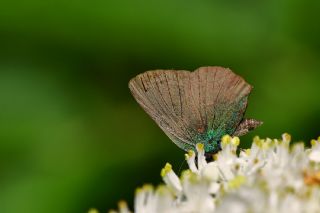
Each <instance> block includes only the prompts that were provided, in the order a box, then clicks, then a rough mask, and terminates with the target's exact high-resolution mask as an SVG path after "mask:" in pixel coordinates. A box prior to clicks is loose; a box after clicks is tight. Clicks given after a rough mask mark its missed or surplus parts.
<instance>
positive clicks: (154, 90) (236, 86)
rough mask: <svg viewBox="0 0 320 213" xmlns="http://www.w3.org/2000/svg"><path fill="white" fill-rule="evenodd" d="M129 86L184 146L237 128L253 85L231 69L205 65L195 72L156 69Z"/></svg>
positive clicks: (159, 124)
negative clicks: (211, 131) (211, 133)
mask: <svg viewBox="0 0 320 213" xmlns="http://www.w3.org/2000/svg"><path fill="white" fill-rule="evenodd" d="M129 88H130V90H131V92H132V94H133V96H134V97H135V99H136V100H137V102H138V103H139V104H140V105H141V107H142V108H143V109H144V110H145V111H146V112H147V113H148V114H149V115H150V117H151V118H152V119H153V120H154V121H155V122H156V123H157V124H158V126H159V127H160V128H161V129H162V130H163V131H164V132H165V133H166V135H167V136H168V137H169V138H170V139H171V140H172V141H173V142H174V143H175V144H177V145H178V146H179V147H180V148H182V149H184V150H186V151H187V150H189V149H194V146H195V144H196V143H198V142H205V141H203V140H205V139H206V137H207V132H208V131H210V130H213V135H212V136H211V137H212V138H213V139H214V140H220V138H221V136H222V135H224V134H231V133H232V131H235V129H236V127H237V125H238V124H239V122H240V121H241V119H242V117H243V114H244V111H245V109H246V106H247V97H248V94H249V93H250V90H251V86H250V85H249V84H247V83H246V82H245V81H244V80H243V79H242V78H241V77H240V76H238V75H236V74H234V73H233V72H232V71H231V70H229V69H225V68H222V67H201V68H199V69H197V70H196V71H194V72H189V71H183V70H182V71H174V70H155V71H147V72H145V73H142V74H139V75H137V76H136V77H135V78H133V79H131V80H130V82H129Z"/></svg>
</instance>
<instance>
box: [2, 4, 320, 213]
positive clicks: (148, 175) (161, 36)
mask: <svg viewBox="0 0 320 213" xmlns="http://www.w3.org/2000/svg"><path fill="white" fill-rule="evenodd" d="M319 10H320V3H319V1H308V0H307V1H306V0H305V1H302V0H285V1H277V0H271V1H253V0H245V1H234V0H233V1H223V0H219V1H208V0H204V1H182V0H162V1H147V0H137V1H129V0H127V1H126V0H124V1H115V0H112V1H110V0H105V1H102V0H95V1H82V0H79V1H39V0H28V1H6V0H4V1H1V6H0V212H1V213H16V212H28V213H29V212H30V213H33V212H46V213H57V212H59V213H81V212H86V211H87V210H88V209H89V208H90V207H97V208H99V209H100V210H103V211H106V210H107V209H110V208H115V207H116V204H117V201H118V200H119V199H125V200H128V201H129V203H130V205H132V200H133V194H134V189H135V188H136V187H137V186H139V185H141V184H143V183H154V184H157V183H159V182H161V178H160V175H159V172H160V169H161V168H162V167H163V166H164V164H165V163H166V162H167V161H169V162H171V163H172V164H173V167H174V169H175V170H176V171H178V170H179V166H180V165H181V163H182V161H183V158H184V156H183V154H184V152H183V151H181V150H179V149H178V148H177V147H176V146H175V145H174V144H173V143H172V142H170V140H169V139H168V138H167V137H166V136H165V135H164V133H163V132H161V130H160V129H159V128H158V127H157V126H156V125H155V123H154V122H153V121H152V120H151V119H150V118H149V117H148V116H147V114H146V113H145V112H143V110H142V109H141V108H140V106H138V104H137V103H136V102H135V101H134V99H133V98H132V96H131V95H130V92H129V90H128V87H127V83H128V81H129V79H130V78H132V77H134V76H135V75H136V74H138V73H140V72H143V71H146V70H150V69H157V68H162V69H170V68H174V69H189V70H194V69H196V68H197V67H199V66H205V65H220V66H225V67H230V68H231V69H233V70H234V71H235V72H236V73H238V74H240V75H241V76H243V77H244V78H245V79H246V80H247V81H248V82H250V83H251V84H252V85H254V90H253V93H252V94H251V96H250V101H249V107H248V110H247V113H246V115H247V117H252V118H256V119H259V120H262V121H264V125H263V126H262V127H260V128H258V129H257V130H256V131H254V132H253V133H250V134H249V135H247V136H244V137H242V138H241V139H242V144H241V146H242V147H247V146H248V145H249V144H250V142H251V139H252V137H253V136H254V135H257V134H258V135H260V136H261V137H271V138H274V137H280V135H281V134H282V133H283V132H289V133H291V134H292V136H293V139H294V140H296V141H297V140H304V141H306V142H307V143H309V140H310V139H312V138H315V137H317V136H318V135H320V131H319V121H320V110H319V109H320V101H319V92H320V87H319V77H320V71H319V69H320V39H319V38H320V25H319V20H320V15H319Z"/></svg>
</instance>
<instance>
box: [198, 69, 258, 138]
mask: <svg viewBox="0 0 320 213" xmlns="http://www.w3.org/2000/svg"><path fill="white" fill-rule="evenodd" d="M192 75H193V79H194V80H193V81H194V83H193V85H196V86H194V92H193V95H194V97H195V100H199V101H198V106H199V111H200V112H201V113H202V117H203V120H204V122H203V124H202V129H205V130H206V132H211V135H210V137H211V138H210V140H213V141H219V140H220V139H221V137H222V136H223V135H225V134H230V135H232V134H233V132H234V131H235V130H236V128H237V126H238V125H239V123H240V122H241V120H242V119H243V115H244V112H245V110H246V107H247V102H248V96H249V94H250V92H251V89H252V87H251V85H249V84H248V83H247V82H246V81H245V80H244V79H243V78H241V77H240V76H238V75H236V74H235V73H233V72H232V71H231V70H230V69H227V68H222V67H201V68H199V69H197V70H195V71H194V72H193V73H192ZM197 94H198V97H197ZM204 137H208V134H205V135H204ZM204 137H200V139H202V140H203V138H204ZM198 142H200V141H198Z"/></svg>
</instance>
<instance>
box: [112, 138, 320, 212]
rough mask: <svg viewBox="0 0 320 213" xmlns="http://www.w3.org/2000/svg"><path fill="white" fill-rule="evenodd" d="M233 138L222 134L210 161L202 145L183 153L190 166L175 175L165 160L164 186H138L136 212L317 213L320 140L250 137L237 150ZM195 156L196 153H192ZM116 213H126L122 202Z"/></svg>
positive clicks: (319, 182)
mask: <svg viewBox="0 0 320 213" xmlns="http://www.w3.org/2000/svg"><path fill="white" fill-rule="evenodd" d="M239 143H240V140H239V138H237V137H233V138H232V137H230V136H224V137H223V138H222V140H221V149H222V150H221V151H220V152H219V153H217V154H215V155H214V159H215V160H214V161H213V162H207V161H206V160H205V153H204V146H203V145H202V144H197V145H196V151H197V154H196V153H195V152H194V151H189V152H188V153H187V154H186V155H185V157H186V161H187V163H188V165H189V170H186V171H184V172H183V173H182V175H181V177H180V178H179V177H178V175H176V173H175V172H174V171H173V169H172V166H171V165H170V164H168V163H167V164H166V165H165V167H164V168H163V169H162V171H161V176H162V178H163V180H164V182H165V185H162V186H159V187H158V188H157V189H156V190H155V189H154V188H153V187H152V186H150V185H146V186H143V187H142V188H139V189H138V190H137V193H136V196H135V202H134V210H135V212H136V213H194V212H196V213H211V212H212V213H216V212H218V213H224V212H228V213H229V212H230V213H233V212H236V213H247V212H250V213H251V212H252V213H254V212H259V213H260V212H261V213H287V212H290V213H291V212H293V213H319V212H320V138H318V140H312V141H311V144H312V147H311V148H310V149H305V148H304V144H302V143H296V144H294V145H292V146H290V143H291V136H290V135H289V134H286V133H285V134H283V135H282V139H281V140H278V139H273V140H272V139H269V138H267V139H260V138H259V137H255V138H254V140H253V143H252V145H251V148H250V149H246V150H240V152H239V154H237V148H238V146H239ZM196 155H197V157H196ZM118 212H119V213H128V212H129V210H128V208H127V206H126V204H125V203H124V202H122V203H121V202H120V204H119V211H118Z"/></svg>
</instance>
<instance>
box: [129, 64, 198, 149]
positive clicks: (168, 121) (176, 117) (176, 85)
mask: <svg viewBox="0 0 320 213" xmlns="http://www.w3.org/2000/svg"><path fill="white" fill-rule="evenodd" d="M189 78H190V75H189V72H188V71H173V70H156V71H147V72H145V73H142V74H139V75H137V76H136V77H135V78H133V79H131V80H130V82H129V88H130V90H131V93H132V94H133V96H134V98H135V99H136V100H137V102H138V103H139V104H140V105H141V107H142V108H143V109H144V110H145V111H146V112H147V113H148V114H149V115H150V117H151V118H152V119H153V120H154V121H155V122H156V123H157V124H158V126H159V127H160V128H161V129H162V130H163V131H164V132H165V134H166V135H167V136H168V137H169V138H170V139H171V140H172V141H173V142H174V143H175V144H176V145H177V146H179V147H180V148H182V149H183V150H189V149H193V148H194V147H193V143H192V136H193V135H194V133H192V129H190V128H189V125H190V123H189V121H190V120H194V119H192V118H189V117H190V116H193V113H191V115H186V113H187V111H186V109H185V108H186V107H188V109H189V110H188V112H189V113H190V112H191V111H192V110H191V109H190V107H189V101H188V100H187V97H188V94H187V93H189V90H188V89H187V88H188V87H190V86H191V84H190V83H191V81H190V80H189ZM186 103H188V104H186ZM185 116H186V117H185Z"/></svg>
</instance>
